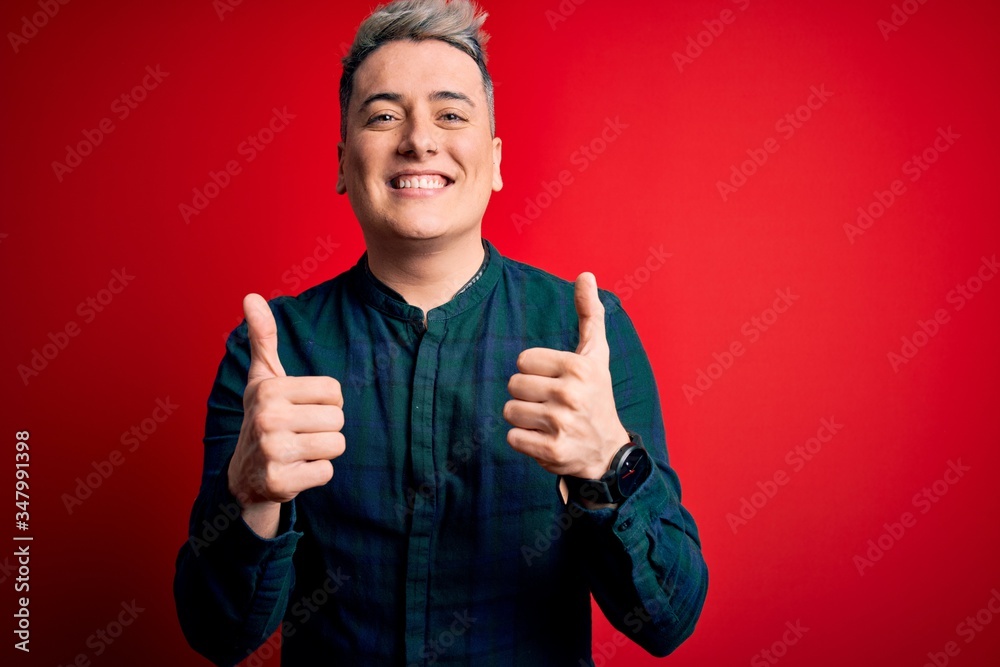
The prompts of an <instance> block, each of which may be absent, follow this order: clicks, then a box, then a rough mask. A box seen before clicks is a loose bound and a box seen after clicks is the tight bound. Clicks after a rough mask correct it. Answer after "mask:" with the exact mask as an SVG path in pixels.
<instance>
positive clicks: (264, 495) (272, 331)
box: [228, 294, 345, 537]
mask: <svg viewBox="0 0 1000 667" xmlns="http://www.w3.org/2000/svg"><path fill="white" fill-rule="evenodd" d="M243 313H244V315H245V316H246V321H247V333H248V335H249V338H250V370H249V372H248V374H247V387H246V391H245V392H244V393H243V426H242V427H241V428H240V435H239V439H238V440H237V443H236V450H235V452H234V453H233V458H232V459H231V460H230V463H229V470H228V475H229V490H230V491H231V492H232V493H233V495H234V496H235V497H236V498H237V499H239V502H240V505H241V506H242V508H243V519H244V520H245V521H246V522H247V524H248V525H249V526H250V527H251V528H252V529H253V530H254V531H255V532H256V533H257V534H258V535H261V536H262V537H274V536H275V535H276V534H277V529H278V520H279V517H280V510H281V503H283V502H287V501H289V500H291V499H293V498H294V497H295V496H297V495H298V494H299V493H300V492H302V491H304V490H306V489H310V488H313V487H316V486H322V485H324V484H326V483H327V482H329V481H330V479H331V478H332V477H333V464H332V463H331V462H330V459H334V458H336V457H338V456H340V455H341V454H343V453H344V448H345V443H344V436H343V434H342V433H341V432H340V430H341V428H343V426H344V411H343V406H344V399H343V396H342V394H341V391H340V383H339V382H337V381H336V380H335V379H333V378H332V377H288V376H286V375H285V369H284V368H283V367H282V366H281V360H280V359H278V329H277V325H276V324H275V322H274V315H273V314H272V313H271V309H270V307H268V305H267V302H266V301H265V300H264V299H263V297H261V296H259V295H257V294H248V295H247V296H246V298H245V299H244V300H243Z"/></svg>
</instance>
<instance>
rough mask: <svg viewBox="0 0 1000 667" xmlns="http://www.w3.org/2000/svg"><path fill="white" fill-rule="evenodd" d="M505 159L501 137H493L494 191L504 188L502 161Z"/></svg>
mask: <svg viewBox="0 0 1000 667" xmlns="http://www.w3.org/2000/svg"><path fill="white" fill-rule="evenodd" d="M502 157H503V142H502V141H500V137H493V191H494V192H499V191H500V190H501V189H502V188H503V177H502V176H500V159H501V158H502Z"/></svg>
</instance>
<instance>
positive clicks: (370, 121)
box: [368, 113, 395, 125]
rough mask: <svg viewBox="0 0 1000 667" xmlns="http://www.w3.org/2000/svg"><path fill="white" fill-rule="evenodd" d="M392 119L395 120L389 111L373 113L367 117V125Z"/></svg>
mask: <svg viewBox="0 0 1000 667" xmlns="http://www.w3.org/2000/svg"><path fill="white" fill-rule="evenodd" d="M393 120H395V119H394V118H393V117H392V114H389V113H380V114H375V115H374V116H372V117H371V118H369V119H368V124H369V125H374V124H376V123H388V122H391V121H393Z"/></svg>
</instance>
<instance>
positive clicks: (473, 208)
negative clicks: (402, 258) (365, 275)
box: [337, 39, 503, 242]
mask: <svg viewBox="0 0 1000 667" xmlns="http://www.w3.org/2000/svg"><path fill="white" fill-rule="evenodd" d="M345 113H347V114H348V120H347V138H346V140H345V141H344V142H342V143H341V144H340V145H339V146H338V153H339V157H340V166H339V170H338V180H337V192H339V193H340V194H344V193H347V196H348V198H349V199H350V201H351V207H352V208H353V209H354V213H355V215H356V216H357V217H358V220H359V221H360V223H361V227H362V230H363V231H364V234H365V237H366V239H367V240H369V242H370V241H372V240H374V239H376V238H377V239H382V240H385V241H389V242H393V241H398V240H400V239H441V240H448V238H456V237H458V236H459V235H461V234H463V233H470V232H471V231H472V230H476V229H477V228H478V227H479V225H480V223H481V222H482V218H483V213H484V212H485V211H486V204H487V203H488V201H489V198H490V193H491V191H493V190H499V189H500V188H501V187H502V185H503V182H502V181H501V179H500V139H495V138H492V137H491V135H490V117H489V109H488V107H487V102H486V91H485V90H484V88H483V81H482V77H481V75H480V72H479V67H478V66H477V65H476V63H475V61H474V60H473V59H472V58H470V57H469V56H468V55H466V54H465V53H464V52H462V51H460V50H459V49H457V48H455V47H453V46H450V45H449V44H446V43H444V42H442V41H439V40H434V39H430V40H425V41H421V42H413V41H394V42H389V43H388V44H385V45H383V46H382V47H380V48H379V49H378V50H377V51H375V52H374V53H372V54H371V55H370V56H368V58H366V59H365V61H364V62H363V63H362V64H361V66H360V67H359V68H358V69H357V71H356V72H355V75H354V91H353V93H352V95H351V100H350V104H349V105H348V108H347V110H346V111H345ZM373 237H374V238H373Z"/></svg>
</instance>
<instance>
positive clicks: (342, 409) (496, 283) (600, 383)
mask: <svg viewBox="0 0 1000 667" xmlns="http://www.w3.org/2000/svg"><path fill="white" fill-rule="evenodd" d="M484 19H485V15H483V14H479V13H478V10H477V9H476V8H475V6H473V5H471V4H470V3H469V2H468V1H467V0H452V1H451V2H446V0H427V1H420V0H405V1H398V2H394V3H391V4H389V5H388V6H385V7H382V8H379V9H377V10H376V11H375V13H374V14H372V16H370V17H369V18H368V19H367V20H366V21H365V22H364V23H363V24H362V25H361V27H360V28H359V31H358V35H357V37H356V39H355V42H354V45H353V47H352V49H351V52H350V53H349V54H348V56H347V57H346V58H345V59H344V75H343V78H342V80H341V113H342V142H341V144H340V146H339V153H340V155H339V157H340V166H339V174H338V177H339V178H338V183H337V189H338V192H340V193H342V194H347V196H348V197H349V199H350V201H351V205H352V208H353V210H354V212H355V214H356V216H357V218H358V221H359V222H360V224H361V228H362V231H363V234H364V238H365V243H366V247H367V252H366V253H365V255H364V256H362V258H361V260H360V261H359V262H358V264H357V265H356V266H355V267H354V268H352V269H350V270H348V271H346V272H345V273H343V274H341V275H339V276H337V277H336V278H334V279H333V280H330V281H328V282H326V283H323V284H321V285H318V286H316V287H314V288H312V289H310V290H307V291H306V292H304V293H303V294H301V295H299V296H298V297H295V298H288V297H282V298H279V299H275V300H274V301H273V302H272V303H271V304H270V307H269V305H268V304H267V303H266V302H265V301H264V300H263V299H262V298H261V297H259V296H257V295H253V294H252V295H249V296H247V298H246V299H245V300H244V304H243V306H244V312H245V315H246V322H245V323H244V324H243V325H241V326H240V327H239V328H237V330H236V331H235V332H234V334H233V335H232V336H231V337H230V339H229V341H228V344H227V350H226V355H225V357H224V358H223V361H222V363H221V365H220V368H219V373H218V376H217V378H216V382H215V386H214V387H213V390H212V393H211V396H210V397H209V404H208V408H209V410H208V419H207V424H206V433H205V462H204V475H203V478H202V485H201V490H200V492H199V495H198V499H197V500H196V502H195V505H194V509H193V511H192V516H191V524H190V539H189V540H188V542H187V543H186V544H185V545H184V547H183V548H182V549H181V551H180V554H179V556H178V561H177V575H176V578H175V596H176V599H177V605H178V612H179V616H180V620H181V625H182V627H183V629H184V632H185V635H186V636H187V638H188V640H189V641H190V643H191V644H192V646H193V647H194V648H195V649H197V650H198V651H199V652H201V653H203V654H204V655H206V656H207V657H209V658H210V659H212V660H213V661H215V662H217V663H218V664H233V663H235V662H237V661H239V660H241V659H243V658H245V657H246V656H247V655H248V654H249V653H250V652H252V651H253V650H254V649H255V648H256V647H257V646H259V645H261V644H262V643H263V642H264V641H265V640H266V639H267V638H268V637H269V635H270V634H271V633H272V632H273V631H274V630H275V629H276V628H279V627H280V628H281V631H282V637H283V642H282V664H284V665H286V667H287V666H289V665H304V664H330V665H431V664H437V665H478V666H489V665H518V666H531V665H539V666H542V665H544V666H545V667H552V666H558V665H566V666H567V667H568V666H570V665H572V666H573V667H577V666H578V665H589V664H592V661H591V649H590V642H591V632H590V628H591V625H590V612H591V610H590V594H591V592H592V593H593V595H594V597H595V598H596V600H597V601H598V603H599V605H600V606H601V609H602V610H603V611H604V613H605V614H606V615H607V617H608V619H609V620H610V621H611V623H612V624H614V625H615V627H616V628H618V629H619V630H620V631H621V632H622V633H624V635H625V636H627V637H629V638H631V639H632V640H634V641H636V642H638V643H639V644H640V645H641V646H643V647H644V648H645V649H646V650H648V651H649V652H651V653H653V654H655V655H665V654H667V653H669V652H670V651H672V650H673V649H674V648H676V646H677V645H678V644H680V642H682V641H683V640H684V639H685V638H686V637H687V636H688V635H689V634H690V633H691V632H692V630H693V628H694V624H695V622H696V620H697V618H698V616H699V614H700V611H701V607H702V604H703V601H704V596H705V590H706V587H707V571H706V569H705V565H704V561H703V560H702V557H701V551H700V544H699V541H698V534H697V529H696V528H695V525H694V522H693V520H692V518H691V516H690V515H689V514H688V512H687V511H686V510H685V509H684V508H683V507H682V506H681V504H680V496H679V494H680V491H679V485H678V481H677V477H676V475H675V474H674V472H673V471H672V470H671V469H670V467H669V466H668V462H667V456H666V445H665V441H664V434H663V423H662V417H661V415H660V408H659V398H658V395H657V392H656V386H655V382H654V379H653V376H652V372H651V369H650V366H649V362H648V360H647V358H646V355H645V353H644V351H643V350H642V346H641V344H640V343H639V340H638V337H637V335H636V332H635V329H634V328H633V326H632V324H631V321H630V320H629V319H628V317H627V316H626V315H625V313H624V311H623V310H622V309H621V304H620V302H619V300H618V299H617V298H616V297H615V296H614V295H612V294H611V293H609V292H598V290H597V285H596V280H595V278H594V276H593V275H591V274H589V273H584V274H581V275H580V277H579V278H577V280H576V283H575V284H572V283H568V282H566V281H564V280H561V279H559V278H556V277H555V276H552V275H549V274H547V273H545V272H543V271H540V270H538V269H535V268H533V267H530V266H527V265H524V264H521V263H518V262H514V261H511V260H509V259H506V258H504V257H503V256H501V255H500V253H499V252H498V251H497V249H496V248H495V247H494V246H493V245H492V244H490V243H489V242H488V241H485V240H484V239H483V238H482V236H481V227H482V218H483V214H484V212H485V210H486V206H487V203H488V201H489V197H490V194H491V192H492V191H494V190H499V189H500V188H501V187H502V180H501V176H500V163H501V141H500V139H499V138H497V137H496V136H495V131H494V120H493V102H492V97H493V93H492V82H491V81H490V78H489V74H488V72H487V70H486V65H485V61H486V57H485V54H484V52H483V51H482V44H483V43H484V42H485V41H486V36H485V34H483V33H482V32H481V25H482V22H483V20H484ZM511 427H512V428H511ZM334 470H336V474H334Z"/></svg>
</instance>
